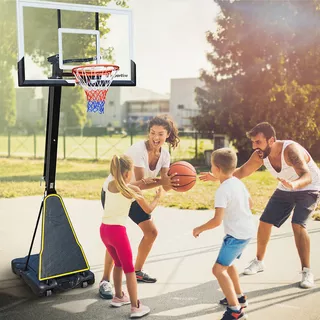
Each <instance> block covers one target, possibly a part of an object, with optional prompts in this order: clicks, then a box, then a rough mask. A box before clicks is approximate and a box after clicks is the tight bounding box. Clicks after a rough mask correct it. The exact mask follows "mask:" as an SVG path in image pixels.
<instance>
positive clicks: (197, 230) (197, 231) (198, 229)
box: [192, 227, 201, 238]
mask: <svg viewBox="0 0 320 320" xmlns="http://www.w3.org/2000/svg"><path fill="white" fill-rule="evenodd" d="M192 233H193V236H194V237H195V238H198V237H199V235H200V233H201V230H200V227H197V228H194V229H193V232H192Z"/></svg>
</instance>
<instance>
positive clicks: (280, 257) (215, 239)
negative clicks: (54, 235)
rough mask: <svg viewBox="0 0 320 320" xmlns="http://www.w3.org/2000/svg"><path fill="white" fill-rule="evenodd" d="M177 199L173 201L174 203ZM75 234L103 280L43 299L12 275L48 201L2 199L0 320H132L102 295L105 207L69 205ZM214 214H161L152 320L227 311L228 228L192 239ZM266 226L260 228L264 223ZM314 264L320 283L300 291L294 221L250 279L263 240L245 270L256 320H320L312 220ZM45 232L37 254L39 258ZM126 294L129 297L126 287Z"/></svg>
mask: <svg viewBox="0 0 320 320" xmlns="http://www.w3.org/2000/svg"><path fill="white" fill-rule="evenodd" d="M168 196H170V194H169V195H168ZM64 202H65V205H66V208H67V210H68V213H69V216H70V218H71V221H72V223H73V227H74V229H75V231H76V233H77V236H78V239H79V241H80V243H81V245H82V247H83V249H84V252H85V254H86V256H87V258H88V261H89V263H90V266H91V271H93V272H94V274H95V276H96V283H95V284H94V285H92V286H89V287H87V288H85V289H82V288H79V289H74V290H70V291H67V292H64V293H61V294H55V295H53V296H51V297H46V298H38V297H36V296H35V295H34V294H33V293H32V292H31V290H30V288H29V287H28V286H26V285H25V284H24V282H23V281H21V280H20V279H19V278H18V277H17V276H16V275H15V274H13V273H12V271H11V260H12V259H15V258H19V257H24V256H26V255H27V253H28V250H29V246H30V242H31V239H32V234H33V230H34V226H35V223H36V219H37V215H38V211H39V207H40V203H41V197H37V196H35V197H24V198H17V199H0V221H1V224H0V319H1V320H20V319H21V320H22V319H23V320H40V319H41V320H42V319H46V320H53V319H54V320H56V319H68V320H75V319H79V320H81V319H85V320H88V319H90V320H94V319H99V320H101V319H104V320H107V319H128V318H129V312H130V306H123V307H121V308H118V309H115V308H111V307H110V305H109V303H110V302H109V301H108V300H102V299H100V298H99V295H98V283H99V281H100V278H101V275H102V271H103V261H104V251H105V249H104V246H103V244H102V242H101V240H100V236H99V226H100V221H101V214H102V212H101V208H100V202H99V201H89V200H75V199H64ZM212 215H213V211H212V210H209V211H192V210H177V209H173V208H162V207H158V208H157V209H156V210H155V212H154V214H153V217H154V221H155V223H156V225H157V227H158V230H159V236H158V239H157V241H156V243H155V245H154V248H153V250H152V252H151V254H150V257H149V258H148V261H147V264H146V266H145V269H146V270H147V271H148V272H149V273H150V274H151V275H152V276H156V277H157V278H158V281H157V283H155V284H139V285H138V290H139V297H140V299H141V301H142V302H143V303H144V304H146V305H148V306H149V307H150V308H151V313H150V315H148V316H147V317H146V318H147V319H150V320H165V319H168V320H171V319H172V320H182V319H197V320H209V319H210V320H217V319H220V318H221V315H222V314H223V312H224V308H223V307H222V306H220V305H218V301H219V299H221V298H222V297H223V294H222V292H221V290H220V289H219V285H218V283H217V281H216V280H215V279H214V277H213V276H212V273H211V268H212V265H213V263H214V261H215V259H216V257H217V254H218V251H219V248H220V244H221V242H222V238H223V228H222V227H220V228H218V229H216V230H212V231H208V232H206V233H203V234H202V235H201V236H200V237H199V238H198V239H194V238H193V236H192V229H193V227H195V226H197V225H199V224H201V223H203V222H205V221H206V220H208V219H209V218H210V217H211V216H212ZM257 223H258V220H257ZM308 229H309V232H310V237H311V263H312V269H313V273H314V275H315V279H316V286H315V287H314V288H312V289H300V288H299V281H300V280H301V274H299V272H300V263H299V258H298V254H297V252H296V248H295V244H294V238H293V233H292V230H291V225H290V221H287V222H286V223H285V224H284V226H283V227H282V228H281V229H275V228H274V230H273V233H272V238H271V241H270V244H269V246H268V251H267V256H266V259H265V263H266V270H265V271H264V272H261V273H258V274H257V275H253V276H244V275H242V274H241V273H242V272H243V269H244V267H245V266H246V265H247V264H248V263H249V262H250V260H252V259H253V258H254V256H255V251H256V239H252V241H251V243H250V244H249V246H248V247H247V249H246V250H245V251H244V253H243V255H242V258H241V259H240V260H239V261H238V262H237V267H238V270H239V273H240V274H241V278H240V279H241V284H242V287H243V290H244V292H245V293H246V294H247V295H248V302H249V307H248V308H247V310H246V311H247V314H248V316H249V319H258V320H267V319H268V320H269V319H272V320H296V319H304V320H320V303H319V301H320V292H319V291H320V289H319V284H320V246H319V243H320V222H316V221H312V220H310V222H309V225H308ZM128 234H129V237H130V240H131V243H132V248H133V252H134V255H135V254H136V252H137V247H138V243H139V241H140V239H141V235H142V233H141V231H140V229H139V228H138V227H137V226H135V225H134V224H133V223H132V222H131V221H129V224H128ZM39 248H40V230H39V231H38V233H37V237H36V241H35V245H34V249H33V253H39ZM124 289H125V290H126V287H125V284H124Z"/></svg>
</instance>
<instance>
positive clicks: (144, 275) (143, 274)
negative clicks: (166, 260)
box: [136, 270, 157, 283]
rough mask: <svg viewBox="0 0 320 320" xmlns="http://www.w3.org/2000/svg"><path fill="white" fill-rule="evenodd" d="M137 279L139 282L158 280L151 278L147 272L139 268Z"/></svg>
mask: <svg viewBox="0 0 320 320" xmlns="http://www.w3.org/2000/svg"><path fill="white" fill-rule="evenodd" d="M136 277H137V281H139V282H147V283H154V282H157V279H156V278H151V277H150V276H149V275H148V274H147V273H146V272H144V271H142V270H139V271H136Z"/></svg>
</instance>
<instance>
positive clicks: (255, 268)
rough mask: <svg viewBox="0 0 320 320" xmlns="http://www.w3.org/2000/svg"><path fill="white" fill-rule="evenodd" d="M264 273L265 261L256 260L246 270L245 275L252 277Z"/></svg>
mask: <svg viewBox="0 0 320 320" xmlns="http://www.w3.org/2000/svg"><path fill="white" fill-rule="evenodd" d="M262 271H264V263H263V261H259V260H258V259H257V258H254V259H253V260H252V261H251V262H250V264H249V266H248V267H246V268H245V269H244V271H243V274H246V275H251V274H256V273H258V272H262Z"/></svg>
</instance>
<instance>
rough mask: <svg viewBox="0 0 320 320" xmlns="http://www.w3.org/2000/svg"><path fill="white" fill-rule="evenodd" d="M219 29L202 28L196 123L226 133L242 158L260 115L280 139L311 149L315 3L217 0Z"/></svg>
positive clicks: (317, 93) (315, 113) (318, 64)
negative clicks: (203, 55)
mask: <svg viewBox="0 0 320 320" xmlns="http://www.w3.org/2000/svg"><path fill="white" fill-rule="evenodd" d="M215 2H216V3H217V4H218V5H219V6H220V9H221V12H220V14H219V16H218V18H217V25H218V27H217V30H216V31H215V32H211V31H208V32H207V40H208V42H209V43H210V44H211V45H212V52H210V53H209V54H207V59H208V61H209V62H210V64H211V65H212V70H202V72H201V76H200V78H201V79H202V80H203V82H204V86H203V87H201V88H200V87H199V88H197V89H196V100H197V103H198V105H199V106H200V108H201V114H200V115H199V116H198V117H196V118H194V119H193V122H194V125H195V127H196V128H197V129H202V130H214V131H215V132H217V133H226V134H228V135H229V137H230V139H231V140H232V141H233V143H234V145H235V146H236V147H237V148H238V150H239V154H240V156H241V155H242V156H243V157H244V158H246V157H247V156H248V154H249V153H250V152H251V147H250V144H249V141H248V139H247V138H246V137H245V132H246V131H248V130H250V129H251V128H252V127H253V126H254V125H256V124H257V123H259V122H261V121H269V122H270V123H271V124H273V125H274V127H275V128H276V131H277V136H278V138H279V139H293V140H296V141H299V142H300V143H302V144H303V145H304V146H306V147H307V148H310V147H311V146H312V145H313V144H314V143H315V140H316V139H318V138H319V130H318V126H319V124H320V114H319V108H318V105H319V102H320V11H319V8H320V2H319V1H318V0H315V1H313V0H309V1H294V0H284V1H281V2H275V1H272V0H265V1H254V0H251V1H249V0H239V1H225V0H215Z"/></svg>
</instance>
